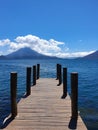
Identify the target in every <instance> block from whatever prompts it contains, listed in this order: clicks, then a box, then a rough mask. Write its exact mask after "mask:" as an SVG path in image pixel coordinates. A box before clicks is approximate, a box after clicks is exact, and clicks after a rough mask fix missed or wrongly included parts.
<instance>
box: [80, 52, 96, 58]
mask: <svg viewBox="0 0 98 130" xmlns="http://www.w3.org/2000/svg"><path fill="white" fill-rule="evenodd" d="M82 59H91V60H97V59H98V51H95V52H93V53H91V54H89V55H87V56H84V57H82Z"/></svg>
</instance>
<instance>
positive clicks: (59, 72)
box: [58, 65, 62, 86]
mask: <svg viewBox="0 0 98 130" xmlns="http://www.w3.org/2000/svg"><path fill="white" fill-rule="evenodd" d="M58 78H59V83H58V86H59V85H61V83H62V67H61V65H59V66H58Z"/></svg>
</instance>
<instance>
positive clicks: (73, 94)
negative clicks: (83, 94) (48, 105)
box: [71, 72, 78, 118]
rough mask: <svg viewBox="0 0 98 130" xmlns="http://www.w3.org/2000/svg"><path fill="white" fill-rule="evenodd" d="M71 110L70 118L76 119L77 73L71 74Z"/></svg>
mask: <svg viewBox="0 0 98 130" xmlns="http://www.w3.org/2000/svg"><path fill="white" fill-rule="evenodd" d="M71 110H72V118H77V117H78V73H77V72H73V73H71Z"/></svg>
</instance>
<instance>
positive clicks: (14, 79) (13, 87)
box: [10, 72, 17, 118]
mask: <svg viewBox="0 0 98 130" xmlns="http://www.w3.org/2000/svg"><path fill="white" fill-rule="evenodd" d="M10 89H11V116H12V118H15V117H16V116H17V100H16V98H17V97H16V95H17V73H16V72H11V73H10Z"/></svg>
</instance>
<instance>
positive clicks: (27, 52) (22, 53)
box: [0, 47, 56, 59]
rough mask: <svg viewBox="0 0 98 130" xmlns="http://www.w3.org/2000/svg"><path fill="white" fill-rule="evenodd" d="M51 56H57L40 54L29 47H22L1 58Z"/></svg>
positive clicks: (46, 57) (45, 57)
mask: <svg viewBox="0 0 98 130" xmlns="http://www.w3.org/2000/svg"><path fill="white" fill-rule="evenodd" d="M49 58H56V57H51V56H46V55H43V54H40V53H38V52H36V51H34V50H32V49H30V48H28V47H25V48H21V49H19V50H17V51H15V52H12V53H10V54H8V55H6V56H0V59H49Z"/></svg>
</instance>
